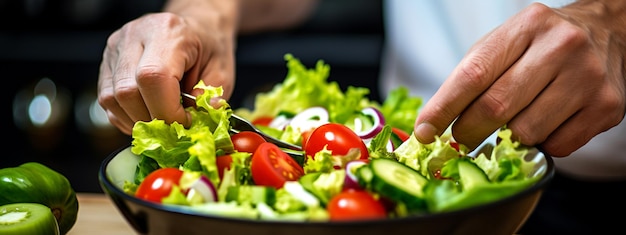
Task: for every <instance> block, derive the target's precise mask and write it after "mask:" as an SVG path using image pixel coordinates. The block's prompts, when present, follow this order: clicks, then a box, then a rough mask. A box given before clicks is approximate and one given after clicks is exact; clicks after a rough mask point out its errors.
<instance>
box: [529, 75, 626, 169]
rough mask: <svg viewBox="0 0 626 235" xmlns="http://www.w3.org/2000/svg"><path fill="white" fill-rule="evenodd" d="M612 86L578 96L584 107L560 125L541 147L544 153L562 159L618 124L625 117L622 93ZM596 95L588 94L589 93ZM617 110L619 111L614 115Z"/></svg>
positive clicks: (608, 85)
mask: <svg viewBox="0 0 626 235" xmlns="http://www.w3.org/2000/svg"><path fill="white" fill-rule="evenodd" d="M619 89H621V88H619V87H616V86H614V85H613V83H607V84H606V85H605V86H603V87H600V88H598V89H597V90H595V91H594V90H593V89H588V90H585V92H582V93H581V94H584V95H579V96H578V97H581V99H583V101H584V102H585V105H584V106H583V108H582V109H581V110H579V111H578V112H576V114H575V115H573V116H572V117H570V118H569V119H568V120H567V121H566V122H564V123H563V124H561V125H560V126H559V127H558V128H557V129H556V130H555V131H554V132H552V133H551V134H550V135H549V136H548V138H547V139H546V140H545V141H544V142H543V143H541V144H540V147H541V148H542V150H543V151H545V152H546V153H547V154H549V155H551V156H555V157H565V156H568V155H570V154H571V153H572V152H574V151H575V150H577V149H578V148H580V147H582V146H583V145H585V144H586V143H587V142H589V141H590V140H591V139H592V138H593V137H594V136H595V135H597V134H599V133H601V132H604V131H606V130H608V129H610V128H612V127H614V126H616V125H618V124H619V123H620V122H621V121H622V119H623V117H624V112H623V110H624V106H625V104H624V99H623V91H621V90H619ZM594 92H595V94H597V95H596V96H593V95H591V94H592V93H594ZM616 110H622V111H621V112H616Z"/></svg>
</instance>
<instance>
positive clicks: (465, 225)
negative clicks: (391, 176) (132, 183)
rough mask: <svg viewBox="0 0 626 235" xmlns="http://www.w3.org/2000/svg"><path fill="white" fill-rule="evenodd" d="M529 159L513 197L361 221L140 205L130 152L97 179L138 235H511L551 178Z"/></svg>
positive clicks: (546, 166)
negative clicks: (528, 181) (526, 182)
mask: <svg viewBox="0 0 626 235" xmlns="http://www.w3.org/2000/svg"><path fill="white" fill-rule="evenodd" d="M527 159H529V160H532V161H536V162H537V163H538V164H537V167H536V169H534V172H533V174H535V175H541V179H540V180H539V181H538V182H537V183H536V184H535V185H533V186H531V187H529V188H527V189H525V190H523V191H521V192H519V193H517V194H515V195H513V196H511V197H508V198H504V199H502V200H499V201H495V202H492V203H489V204H485V205H481V206H476V207H472V208H468V209H463V210H458V211H454V212H446V213H437V214H431V215H416V216H410V217H406V218H396V219H385V220H374V221H359V222H280V221H253V220H247V219H234V218H231V217H219V216H214V215H206V214H201V213H198V212H193V211H190V210H186V209H184V208H181V207H173V206H167V205H161V204H156V203H151V202H148V201H144V200H141V199H139V198H135V197H133V196H131V195H128V194H126V193H124V192H123V191H122V185H123V184H124V181H125V180H131V179H133V174H134V172H135V167H136V165H137V162H138V160H139V157H138V156H136V155H134V154H132V153H131V152H130V148H129V147H126V148H122V149H120V150H118V151H116V152H114V153H112V154H111V155H110V156H109V157H108V158H107V159H105V160H104V162H103V163H102V165H101V168H100V171H99V173H98V176H99V180H100V184H101V187H102V188H103V190H104V191H105V192H106V194H107V195H108V196H109V197H110V198H111V200H112V201H113V202H114V203H115V205H116V206H117V208H118V210H119V211H120V213H121V214H122V215H123V216H124V218H125V219H126V220H127V221H128V223H129V224H130V225H131V226H132V227H133V228H134V229H135V231H136V232H137V233H138V234H186V235H190V234H220V235H221V234H255V235H261V234H270V235H279V234H286V235H293V234H298V235H309V234H310V235H349V234H356V235H367V234H377V235H380V234H482V235H486V234H514V233H515V232H516V231H517V229H518V228H519V227H521V225H523V224H524V222H525V221H526V219H527V218H528V216H529V215H530V214H531V213H532V212H533V210H534V209H535V206H536V204H537V202H538V201H539V198H540V197H541V195H542V193H543V190H544V189H545V187H546V186H547V185H548V183H549V182H550V181H551V180H552V177H553V175H554V164H553V161H552V158H550V157H548V156H545V155H544V154H543V153H541V152H539V151H538V150H536V149H533V150H532V151H530V153H529V154H528V155H527Z"/></svg>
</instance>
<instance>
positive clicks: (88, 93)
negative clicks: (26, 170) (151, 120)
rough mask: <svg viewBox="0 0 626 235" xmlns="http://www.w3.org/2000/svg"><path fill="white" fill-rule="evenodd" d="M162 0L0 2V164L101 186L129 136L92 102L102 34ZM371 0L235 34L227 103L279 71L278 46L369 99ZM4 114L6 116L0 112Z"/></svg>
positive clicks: (373, 36) (378, 27)
mask: <svg viewBox="0 0 626 235" xmlns="http://www.w3.org/2000/svg"><path fill="white" fill-rule="evenodd" d="M162 4H163V0H158V1H127V0H0V20H1V21H0V71H1V72H2V73H1V74H2V75H1V76H2V78H3V79H2V81H3V82H4V84H3V85H1V86H2V87H4V88H3V89H4V91H3V92H2V97H3V98H2V107H3V109H4V110H5V111H6V112H7V113H8V114H9V115H8V116H9V117H10V121H7V122H5V124H4V126H5V127H7V128H4V130H7V129H8V131H7V132H5V133H7V136H5V138H4V139H5V141H8V143H7V144H6V145H4V146H5V147H4V149H5V150H4V154H3V156H2V157H0V168H4V167H13V166H17V165H19V164H21V163H25V162H28V161H37V162H40V163H43V164H45V165H47V166H49V167H51V168H53V169H54V170H57V171H59V172H60V173H62V174H64V175H65V176H67V177H68V179H69V180H70V182H71V183H72V185H73V187H74V189H75V190H76V191H79V192H102V190H101V188H100V185H99V182H98V170H99V168H100V164H101V163H102V161H103V160H104V159H105V158H106V157H108V156H109V154H111V153H112V152H113V151H115V150H117V149H119V148H122V147H125V146H128V145H129V144H130V137H128V136H125V135H123V134H121V133H120V132H119V131H117V129H115V128H114V127H112V126H111V125H109V123H108V120H107V118H106V115H105V114H104V113H103V111H102V110H101V108H100V107H99V106H98V104H97V101H96V90H95V89H96V83H97V80H98V70H99V63H100V59H101V55H102V51H103V48H104V45H105V42H106V39H107V37H108V35H109V34H110V33H112V32H113V31H114V30H115V29H117V28H119V27H120V26H121V25H123V24H124V23H125V22H127V21H129V20H131V19H134V18H136V17H138V16H140V15H142V14H144V13H147V12H156V11H159V9H160V8H161V6H162ZM381 4H382V3H381V1H380V0H322V1H321V3H320V5H319V6H318V9H317V11H316V13H315V15H314V17H313V18H312V19H310V20H309V21H308V22H307V23H306V24H305V25H303V26H301V27H299V28H297V29H294V30H291V31H286V32H275V33H266V34H260V35H254V36H246V37H242V38H240V39H239V41H238V51H237V60H238V61H237V79H238V83H237V86H236V88H235V93H234V95H233V97H232V99H231V100H230V104H231V105H232V106H233V107H235V108H236V107H241V106H249V105H250V98H253V96H254V94H255V93H256V92H259V91H265V90H267V89H270V88H271V86H273V84H275V83H277V82H280V81H282V80H283V79H284V77H285V75H286V72H287V69H286V66H285V62H284V60H283V55H284V54H285V53H292V54H293V55H294V56H296V57H298V58H300V60H301V61H302V62H303V63H304V64H305V65H306V66H308V67H312V66H314V64H315V63H316V62H317V60H320V59H321V60H324V61H325V62H326V63H328V64H329V65H330V67H331V72H330V77H329V80H333V81H337V82H338V83H339V85H340V86H341V87H342V88H344V89H345V88H346V87H347V86H348V85H354V86H361V87H368V88H370V91H371V97H370V98H371V99H375V100H378V99H379V97H378V93H377V88H376V87H377V79H378V73H379V62H378V60H379V57H380V53H381V47H382V43H383V40H384V35H383V25H382V24H383V23H382V9H381V8H382V6H381ZM4 120H7V119H4Z"/></svg>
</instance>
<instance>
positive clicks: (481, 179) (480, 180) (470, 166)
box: [458, 159, 489, 190]
mask: <svg viewBox="0 0 626 235" xmlns="http://www.w3.org/2000/svg"><path fill="white" fill-rule="evenodd" d="M458 167H459V178H460V179H461V184H462V185H463V190H468V189H471V188H473V187H475V186H477V185H482V184H488V183H489V177H487V174H485V171H483V169H481V168H480V167H478V165H476V163H474V162H472V161H470V160H469V159H466V160H460V161H459V162H458Z"/></svg>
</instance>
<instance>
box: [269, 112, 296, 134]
mask: <svg viewBox="0 0 626 235" xmlns="http://www.w3.org/2000/svg"><path fill="white" fill-rule="evenodd" d="M289 122H291V118H288V117H287V116H285V115H278V116H276V117H275V118H274V119H272V121H271V122H270V124H269V127H271V128H276V129H278V130H283V129H285V127H286V126H287V125H288V124H289Z"/></svg>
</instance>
